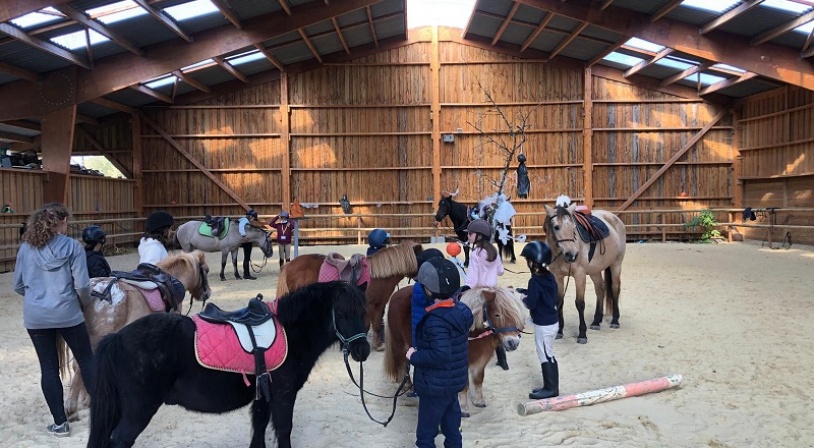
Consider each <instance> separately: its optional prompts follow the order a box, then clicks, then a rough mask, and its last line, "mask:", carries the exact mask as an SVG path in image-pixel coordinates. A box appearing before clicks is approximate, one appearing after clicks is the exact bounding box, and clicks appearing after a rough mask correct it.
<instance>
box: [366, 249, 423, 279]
mask: <svg viewBox="0 0 814 448" xmlns="http://www.w3.org/2000/svg"><path fill="white" fill-rule="evenodd" d="M416 246H418V248H419V249H420V248H421V245H420V244H416V243H414V242H412V241H404V242H402V243H401V244H398V245H395V246H388V247H385V248H383V249H381V250H380V251H378V252H376V253H375V254H373V255H371V256H369V257H367V262H368V264H369V265H370V278H388V277H395V276H401V277H404V276H408V275H413V274H415V273H416V272H418V262H417V261H416V258H415V255H416V252H415V247H416Z"/></svg>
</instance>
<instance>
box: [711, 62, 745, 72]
mask: <svg viewBox="0 0 814 448" xmlns="http://www.w3.org/2000/svg"><path fill="white" fill-rule="evenodd" d="M713 67H716V68H720V69H723V70H729V71H733V72H738V73H746V70H744V69H742V68H738V67H735V66H734V65H729V64H715V65H713Z"/></svg>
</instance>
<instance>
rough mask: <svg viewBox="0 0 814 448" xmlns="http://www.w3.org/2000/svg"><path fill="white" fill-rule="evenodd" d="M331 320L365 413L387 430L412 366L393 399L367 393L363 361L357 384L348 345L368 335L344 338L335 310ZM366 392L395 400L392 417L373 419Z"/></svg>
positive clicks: (360, 363) (360, 364) (349, 374)
mask: <svg viewBox="0 0 814 448" xmlns="http://www.w3.org/2000/svg"><path fill="white" fill-rule="evenodd" d="M331 319H332V320H333V324H334V329H335V330H336V337H337V338H339V342H341V343H342V355H343V357H344V359H345V368H346V369H347V371H348V376H349V377H350V380H351V381H352V382H353V384H354V385H355V386H356V387H358V388H359V396H360V397H361V398H362V407H363V408H364V410H365V413H366V414H367V416H368V418H370V419H371V420H372V421H374V422H376V423H378V424H380V425H382V426H384V427H385V428H386V427H387V425H388V424H389V423H390V422H391V421H392V420H393V417H394V416H395V415H396V402H397V400H398V398H399V397H400V396H402V395H404V394H405V393H406V392H407V391H406V390H403V389H404V386H405V385H406V384H407V380H409V379H410V365H409V364H408V365H407V371H406V372H404V379H402V380H401V384H399V387H398V388H397V389H396V393H395V394H393V396H392V397H385V396H382V395H376V394H372V393H370V392H367V391H366V390H365V388H364V384H365V369H364V366H363V363H362V362H361V361H360V362H359V382H358V383H357V382H356V378H354V377H353V371H352V370H351V368H350V361H348V354H349V350H348V345H349V344H350V343H351V342H353V341H355V340H357V339H359V338H365V337H367V333H359V334H356V335H354V336H351V337H349V338H345V337H344V336H342V334H341V333H340V332H339V329H338V328H337V327H336V313H335V312H334V310H333V308H331ZM402 390H403V391H402ZM365 392H367V393H368V394H369V395H373V396H376V397H380V398H392V399H393V410H392V412H390V417H388V418H387V420H385V421H383V422H381V421H379V420H376V419H375V418H373V416H372V415H370V411H369V410H368V409H367V404H366V403H365Z"/></svg>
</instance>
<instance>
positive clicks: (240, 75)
mask: <svg viewBox="0 0 814 448" xmlns="http://www.w3.org/2000/svg"><path fill="white" fill-rule="evenodd" d="M212 60H213V61H215V64H218V65H219V66H220V67H221V68H222V69H224V70H226V71H227V72H229V74H230V75H232V76H234V77H235V78H237V79H239V80H241V81H243V82H244V83H247V82H249V78H247V77H246V75H244V74H243V73H241V72H240V71H239V70H238V69H236V68H235V66H234V65H232V64H230V63H229V62H227V61H224V60H223V58H222V57H220V56H215V57H214V58H212Z"/></svg>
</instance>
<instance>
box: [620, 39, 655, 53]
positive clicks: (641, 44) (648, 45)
mask: <svg viewBox="0 0 814 448" xmlns="http://www.w3.org/2000/svg"><path fill="white" fill-rule="evenodd" d="M625 45H626V46H628V47H633V48H638V49H639V50H645V51H652V52H654V53H658V52H659V51H661V50H664V47H662V46H661V45H658V44H654V43H653V42H648V41H646V40H644V39H639V38H637V37H633V38H631V39H630V40H629V41H627V42H625Z"/></svg>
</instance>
